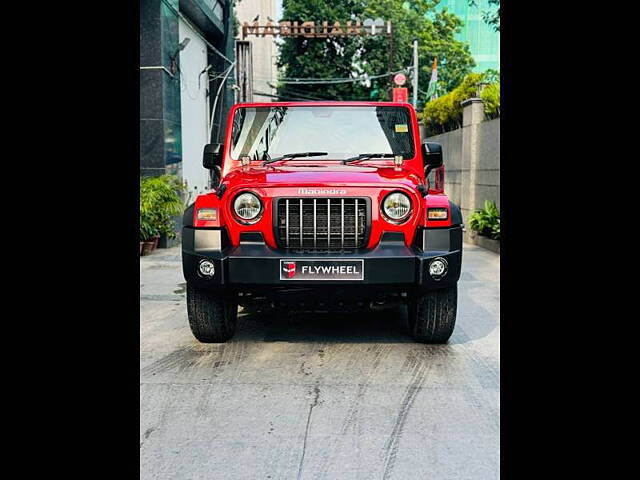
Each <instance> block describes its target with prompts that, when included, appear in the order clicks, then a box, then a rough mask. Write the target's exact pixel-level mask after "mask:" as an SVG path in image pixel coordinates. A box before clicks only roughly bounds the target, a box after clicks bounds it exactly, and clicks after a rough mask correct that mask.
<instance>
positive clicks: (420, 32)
mask: <svg viewBox="0 0 640 480" xmlns="http://www.w3.org/2000/svg"><path fill="white" fill-rule="evenodd" d="M438 3H439V0H418V1H411V2H407V1H405V0H358V1H354V0H333V1H324V2H319V1H317V0H286V1H284V2H283V11H282V18H281V19H282V20H285V21H291V22H294V21H297V22H304V21H313V22H315V25H316V26H320V25H321V24H322V22H323V21H329V31H331V30H332V26H333V24H334V23H333V22H335V21H339V22H340V25H341V27H342V29H345V28H346V22H347V21H351V22H352V25H355V22H360V24H362V23H363V22H364V20H365V19H367V18H372V19H373V18H378V17H379V18H383V19H384V20H388V21H390V22H391V24H392V25H393V27H392V28H393V44H392V45H391V44H390V43H389V41H390V40H389V38H387V37H386V36H384V35H343V36H332V37H330V38H325V39H323V38H305V37H284V38H283V39H282V45H281V46H280V55H279V59H278V66H279V67H280V75H281V78H280V84H279V85H278V90H277V95H278V96H279V97H280V99H291V100H303V99H309V100H322V99H331V100H334V99H335V100H369V99H371V100H388V98H389V97H390V93H391V91H390V90H391V87H392V86H393V84H392V78H393V77H392V76H391V75H387V76H382V77H379V78H377V79H376V81H375V82H371V83H368V82H366V83H365V82H364V81H358V82H344V83H343V82H340V83H326V84H306V85H305V84H292V83H284V82H285V81H286V80H285V78H324V79H328V78H350V77H352V76H354V75H355V76H357V77H362V76H364V75H365V74H366V75H368V76H377V75H384V74H386V73H387V72H395V71H398V70H401V69H405V68H406V67H407V66H408V65H411V63H412V58H413V41H414V39H417V40H418V58H419V65H421V67H420V68H421V71H420V75H419V77H418V78H419V85H418V88H419V89H421V90H424V91H426V90H427V88H428V85H429V79H430V77H431V65H432V63H433V60H434V58H436V57H437V59H438V65H439V67H438V85H439V87H440V88H442V89H443V90H444V91H445V92H448V91H449V90H451V89H452V88H453V87H455V86H456V85H458V84H459V83H460V82H461V81H462V79H463V78H464V76H465V75H466V74H467V73H469V72H470V71H471V70H472V68H473V67H474V66H475V61H474V60H473V56H472V55H471V52H470V49H469V45H468V44H467V43H466V42H463V41H461V40H458V39H456V37H457V36H458V34H459V33H460V31H461V28H462V25H463V22H462V19H460V18H459V17H457V16H456V15H454V14H453V13H452V12H451V11H449V10H447V9H440V8H438ZM261 20H262V19H261ZM390 49H391V50H392V52H393V53H392V55H391V58H390V55H389V52H390Z"/></svg>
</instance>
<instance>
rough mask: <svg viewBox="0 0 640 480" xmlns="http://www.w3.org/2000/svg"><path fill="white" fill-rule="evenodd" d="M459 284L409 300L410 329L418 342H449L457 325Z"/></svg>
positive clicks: (418, 295) (415, 296) (417, 295)
mask: <svg viewBox="0 0 640 480" xmlns="http://www.w3.org/2000/svg"><path fill="white" fill-rule="evenodd" d="M457 308H458V286H457V285H453V286H452V287H447V288H441V289H438V290H431V291H428V292H425V293H422V294H416V295H414V296H413V298H411V299H410V301H409V331H410V333H411V336H412V337H413V339H414V340H415V341H416V342H420V343H447V341H448V340H449V337H451V334H452V333H453V329H454V328H455V325H456V312H457Z"/></svg>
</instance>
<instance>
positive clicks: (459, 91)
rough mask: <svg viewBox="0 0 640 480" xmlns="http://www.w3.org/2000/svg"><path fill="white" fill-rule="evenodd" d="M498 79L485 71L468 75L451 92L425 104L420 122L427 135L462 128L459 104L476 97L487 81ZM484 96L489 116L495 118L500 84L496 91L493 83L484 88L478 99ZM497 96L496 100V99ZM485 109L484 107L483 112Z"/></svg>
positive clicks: (460, 106)
mask: <svg viewBox="0 0 640 480" xmlns="http://www.w3.org/2000/svg"><path fill="white" fill-rule="evenodd" d="M495 78H498V79H499V74H498V75H496V72H495V71H487V72H485V73H470V74H468V75H467V76H466V77H465V78H464V80H463V81H462V83H461V84H460V85H458V86H457V87H456V88H454V89H453V90H452V91H451V92H449V93H447V94H446V95H443V96H441V97H439V98H436V99H434V100H431V101H430V102H427V104H426V105H425V107H424V111H423V114H422V121H423V122H424V124H425V126H426V127H427V135H428V136H431V135H437V134H439V133H444V132H448V131H449V130H454V129H456V128H460V127H461V126H462V105H461V103H462V102H464V101H465V100H467V99H468V98H472V97H475V96H477V95H478V87H479V86H480V84H481V83H483V82H485V81H487V79H492V80H493V79H495ZM487 89H488V90H489V92H487V93H486V94H485V96H487V98H488V99H489V101H490V102H491V106H490V107H489V108H490V115H491V116H493V117H496V116H498V115H500V83H499V80H498V84H497V90H496V87H495V86H494V84H493V83H490V84H489V85H488V86H486V87H485V88H484V90H483V92H482V93H481V95H480V97H481V98H482V99H483V100H484V99H485V98H484V97H483V96H482V94H483V93H484V92H485V91H486V90H487ZM496 95H497V98H496ZM486 109H487V107H486V106H485V110H486Z"/></svg>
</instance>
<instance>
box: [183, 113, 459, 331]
mask: <svg viewBox="0 0 640 480" xmlns="http://www.w3.org/2000/svg"><path fill="white" fill-rule="evenodd" d="M227 125H228V127H227V131H226V135H225V137H224V143H222V144H209V145H206V146H205V147H204V153H203V166H204V167H205V168H207V169H209V171H210V178H211V188H212V190H211V193H207V194H203V195H200V196H198V197H197V198H196V200H195V202H194V203H193V204H192V205H190V206H189V207H188V208H187V209H186V211H185V213H184V218H183V228H182V265H183V271H184V276H185V279H186V282H187V312H188V317H189V324H190V326H191V330H192V332H193V334H194V336H195V337H196V338H197V339H198V340H199V341H201V342H224V341H226V340H228V339H230V338H231V337H232V336H233V334H234V332H235V329H236V321H237V312H238V305H241V306H243V307H244V308H247V309H251V308H259V307H260V306H261V305H262V306H263V307H265V306H266V307H268V308H270V309H285V310H286V311H289V312H296V311H332V310H333V311H336V310H337V311H353V309H354V308H355V309H358V308H359V309H362V308H384V307H385V306H392V307H396V306H401V305H403V304H406V305H407V307H408V320H409V321H408V327H409V331H410V333H411V335H412V337H413V338H414V339H415V340H416V341H418V342H424V343H444V342H446V341H447V340H448V339H449V337H450V336H451V334H452V332H453V329H454V325H455V319H456V308H457V281H458V278H459V277H460V264H461V261H462V216H461V214H460V210H459V208H458V207H457V206H456V205H455V204H453V203H452V202H451V201H450V200H449V199H448V197H447V196H446V195H445V194H444V166H443V163H442V148H441V146H440V145H439V144H437V143H430V142H422V143H421V142H420V136H419V130H418V121H417V117H416V112H415V111H414V109H413V108H412V106H411V105H409V104H405V103H392V102H274V103H244V104H237V105H234V106H233V107H232V108H231V110H230V112H229V117H228V121H227Z"/></svg>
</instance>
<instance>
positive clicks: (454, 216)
mask: <svg viewBox="0 0 640 480" xmlns="http://www.w3.org/2000/svg"><path fill="white" fill-rule="evenodd" d="M449 210H450V211H451V225H462V212H461V211H460V207H458V206H457V205H456V204H455V203H453V202H452V201H451V200H449Z"/></svg>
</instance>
